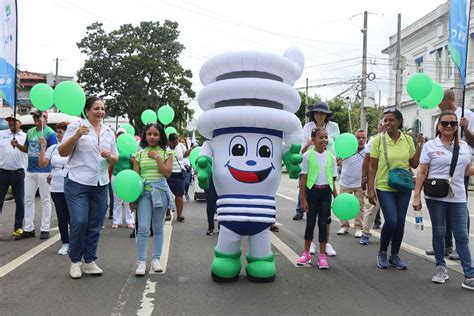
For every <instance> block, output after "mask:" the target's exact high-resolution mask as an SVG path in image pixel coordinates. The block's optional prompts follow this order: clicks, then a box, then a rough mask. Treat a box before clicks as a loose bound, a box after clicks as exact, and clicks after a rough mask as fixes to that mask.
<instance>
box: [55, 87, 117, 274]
mask: <svg viewBox="0 0 474 316" xmlns="http://www.w3.org/2000/svg"><path fill="white" fill-rule="evenodd" d="M84 112H85V115H86V117H87V119H81V120H79V121H78V122H74V123H71V124H69V126H68V128H67V131H66V134H65V135H64V138H63V142H62V143H61V145H59V147H58V151H59V154H60V155H61V156H62V157H66V156H69V161H68V163H67V168H68V174H67V176H66V178H65V179H64V195H65V196H66V201H67V205H68V207H69V215H70V231H69V257H70V258H71V262H72V264H71V268H70V271H69V275H70V276H71V278H73V279H78V278H80V277H82V272H84V273H85V274H94V275H101V274H102V272H103V271H102V269H101V268H99V267H98V266H97V264H96V263H95V260H96V259H97V257H96V252H97V244H98V242H99V234H100V230H101V228H102V225H103V223H104V217H105V213H106V211H107V195H108V190H107V185H108V184H109V175H108V165H109V164H115V163H116V162H117V160H118V156H117V146H116V144H115V135H114V132H113V131H112V130H111V129H110V128H108V127H106V126H105V125H104V124H103V123H102V120H103V119H104V117H105V106H104V102H102V100H101V99H99V98H97V97H94V96H93V97H89V98H87V100H86V105H85V107H84ZM82 258H84V261H85V264H84V266H83V268H82V271H81V260H82Z"/></svg>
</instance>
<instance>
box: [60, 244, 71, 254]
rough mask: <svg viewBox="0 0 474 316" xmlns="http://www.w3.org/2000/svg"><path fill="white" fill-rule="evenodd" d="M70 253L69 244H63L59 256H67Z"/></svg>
mask: <svg viewBox="0 0 474 316" xmlns="http://www.w3.org/2000/svg"><path fill="white" fill-rule="evenodd" d="M68 252H69V244H63V245H62V246H61V248H59V250H58V255H60V256H65V255H67V253H68Z"/></svg>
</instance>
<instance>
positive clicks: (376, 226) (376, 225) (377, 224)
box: [372, 223, 380, 229]
mask: <svg viewBox="0 0 474 316" xmlns="http://www.w3.org/2000/svg"><path fill="white" fill-rule="evenodd" d="M372 229H380V223H374V226H373V227H372Z"/></svg>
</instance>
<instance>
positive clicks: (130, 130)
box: [121, 124, 135, 135]
mask: <svg viewBox="0 0 474 316" xmlns="http://www.w3.org/2000/svg"><path fill="white" fill-rule="evenodd" d="M121 127H122V128H123V129H125V130H126V131H127V133H128V134H130V135H135V127H133V126H132V125H131V124H123V125H122V126H121Z"/></svg>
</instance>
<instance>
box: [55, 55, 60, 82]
mask: <svg viewBox="0 0 474 316" xmlns="http://www.w3.org/2000/svg"><path fill="white" fill-rule="evenodd" d="M58 69H59V58H56V76H54V87H55V88H56V86H57V85H58Z"/></svg>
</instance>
